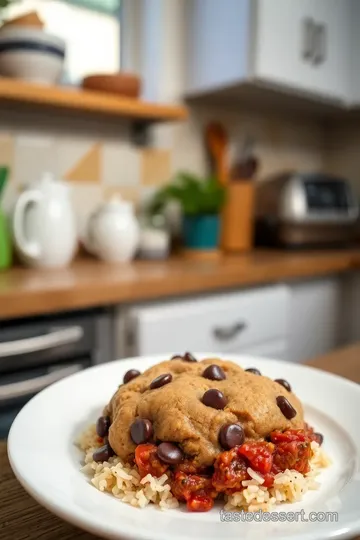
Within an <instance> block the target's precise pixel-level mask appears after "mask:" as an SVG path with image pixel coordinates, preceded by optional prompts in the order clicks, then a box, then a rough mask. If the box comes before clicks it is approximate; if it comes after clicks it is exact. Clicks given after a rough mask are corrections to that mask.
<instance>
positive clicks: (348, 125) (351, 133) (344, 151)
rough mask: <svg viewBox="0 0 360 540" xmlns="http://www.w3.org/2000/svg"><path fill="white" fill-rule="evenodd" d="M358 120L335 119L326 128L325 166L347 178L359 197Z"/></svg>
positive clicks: (359, 156) (359, 125)
mask: <svg viewBox="0 0 360 540" xmlns="http://www.w3.org/2000/svg"><path fill="white" fill-rule="evenodd" d="M359 148H360V120H359V118H354V119H348V120H346V121H337V122H336V123H334V124H333V125H332V126H331V129H329V130H327V136H326V140H325V152H324V159H325V166H326V167H327V168H328V169H329V170H330V171H332V172H333V173H334V174H338V175H341V176H343V177H345V178H348V179H349V180H350V181H351V183H352V184H353V186H354V187H355V190H356V193H357V195H358V197H359V199H360V152H359Z"/></svg>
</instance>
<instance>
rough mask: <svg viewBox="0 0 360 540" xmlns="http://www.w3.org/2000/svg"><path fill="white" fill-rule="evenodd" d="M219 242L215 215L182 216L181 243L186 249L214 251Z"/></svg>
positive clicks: (216, 216) (217, 223) (217, 217)
mask: <svg viewBox="0 0 360 540" xmlns="http://www.w3.org/2000/svg"><path fill="white" fill-rule="evenodd" d="M219 240H220V217H219V216H218V215H217V214H209V215H196V216H186V215H185V216H183V241H184V246H185V247H186V248H188V249H204V250H210V249H216V248H217V247H218V245H219Z"/></svg>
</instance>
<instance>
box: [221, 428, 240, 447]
mask: <svg viewBox="0 0 360 540" xmlns="http://www.w3.org/2000/svg"><path fill="white" fill-rule="evenodd" d="M244 440H245V433H244V430H243V428H242V427H241V426H239V425H238V424H225V425H224V426H222V428H221V429H220V432H219V443H220V444H221V446H222V447H223V448H224V449H225V450H230V449H231V448H234V446H240V445H241V444H243V442H244Z"/></svg>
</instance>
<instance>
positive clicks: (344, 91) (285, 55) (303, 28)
mask: <svg viewBox="0 0 360 540" xmlns="http://www.w3.org/2000/svg"><path fill="white" fill-rule="evenodd" d="M348 4H349V3H348V2H347V1H346V0H345V1H343V0H342V1H341V2H339V1H338V0H295V1H294V0H293V1H291V2H289V1H288V0H276V2H274V1H273V0H258V11H257V40H256V44H255V56H254V74H255V76H256V77H257V78H259V79H261V80H263V81H268V82H269V83H278V84H280V85H285V86H289V87H293V88H298V89H301V90H305V91H310V92H311V93H314V94H323V95H324V96H329V97H338V98H343V99H345V98H346V97H347V96H348V91H349V81H348V79H349V75H350V58H349V53H350V40H349V29H350V8H349V5H348Z"/></svg>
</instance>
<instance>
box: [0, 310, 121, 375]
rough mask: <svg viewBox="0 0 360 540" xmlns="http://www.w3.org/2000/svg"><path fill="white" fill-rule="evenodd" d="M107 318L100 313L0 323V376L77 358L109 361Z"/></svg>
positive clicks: (110, 336)
mask: <svg viewBox="0 0 360 540" xmlns="http://www.w3.org/2000/svg"><path fill="white" fill-rule="evenodd" d="M109 317H110V316H109V315H108V314H107V313H106V312H103V311H100V310H99V311H94V312H89V313H77V314H69V315H66V314H64V315H59V316H56V317H37V318H32V319H21V320H11V321H4V322H2V321H0V374H1V373H6V372H8V371H11V372H13V371H16V370H20V369H21V370H22V369H24V368H25V369H28V368H31V367H36V366H39V365H44V364H49V363H52V362H54V361H60V360H66V359H71V358H74V357H76V356H81V355H87V354H89V356H90V355H91V356H92V363H93V364H97V363H99V362H106V361H109V360H112V359H113V357H112V354H111V352H112V343H111V341H112V335H111V331H110V326H111V325H110V323H109Z"/></svg>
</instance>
